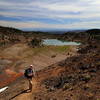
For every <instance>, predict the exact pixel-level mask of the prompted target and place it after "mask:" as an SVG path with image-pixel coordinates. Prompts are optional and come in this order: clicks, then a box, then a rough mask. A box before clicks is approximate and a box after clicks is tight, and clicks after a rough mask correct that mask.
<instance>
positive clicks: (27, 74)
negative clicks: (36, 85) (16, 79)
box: [24, 65, 35, 92]
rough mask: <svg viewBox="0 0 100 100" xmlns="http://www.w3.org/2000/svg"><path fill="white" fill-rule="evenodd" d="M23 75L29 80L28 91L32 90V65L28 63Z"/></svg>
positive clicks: (33, 74) (33, 71)
mask: <svg viewBox="0 0 100 100" xmlns="http://www.w3.org/2000/svg"><path fill="white" fill-rule="evenodd" d="M24 75H25V77H26V78H27V79H28V81H29V89H28V90H29V91H30V92H31V91H32V78H33V77H34V76H35V70H34V69H33V65H30V66H29V68H27V69H26V70H25V73H24Z"/></svg>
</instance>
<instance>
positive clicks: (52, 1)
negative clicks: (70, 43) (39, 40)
mask: <svg viewBox="0 0 100 100" xmlns="http://www.w3.org/2000/svg"><path fill="white" fill-rule="evenodd" d="M99 5H100V1H98V0H42V1H41V0H0V15H1V16H2V17H0V25H5V26H6V25H7V26H12V27H17V28H32V27H33V28H50V29H52V28H59V27H60V28H62V29H64V28H93V27H95V28H96V27H97V28H99V26H100V24H99V23H100V21H99V19H100V10H99V9H100V6H99Z"/></svg>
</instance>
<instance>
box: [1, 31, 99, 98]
mask: <svg viewBox="0 0 100 100" xmlns="http://www.w3.org/2000/svg"><path fill="white" fill-rule="evenodd" d="M7 36H8V35H7ZM20 36H22V37H24V35H20ZM27 36H28V35H27ZM31 36H32V37H34V35H29V38H28V39H29V40H31ZM60 36H62V37H60V38H59V37H58V38H59V39H62V40H63V39H64V40H73V41H80V42H81V43H82V44H81V45H80V46H37V47H32V46H29V45H28V44H27V42H26V40H27V38H23V40H25V41H24V42H23V41H19V42H15V43H12V42H11V43H12V44H11V43H10V44H11V45H9V46H8V45H7V46H6V47H4V48H3V47H2V48H0V52H1V53H0V78H1V80H0V88H2V87H4V86H8V89H7V90H5V91H4V92H1V93H0V100H100V45H99V42H100V40H99V39H97V38H94V37H92V36H90V35H87V33H77V35H75V33H74V32H73V33H72V34H70V33H65V34H64V35H60ZM87 36H88V37H87ZM22 37H21V38H20V39H21V40H22ZM37 37H38V38H39V39H40V35H39V36H38V34H37ZM43 37H45V35H43ZM46 37H47V36H46ZM51 37H52V36H50V37H49V35H48V38H51ZM54 37H56V35H54V36H53V38H54ZM83 37H84V38H83ZM85 37H86V38H85ZM18 39H19V38H18ZM29 43H30V42H29ZM30 64H33V65H34V68H35V70H36V71H37V74H36V76H35V77H34V78H33V80H32V81H33V90H32V92H31V93H27V92H26V90H27V89H28V81H27V80H26V78H25V77H24V76H23V71H24V69H26V68H27V67H28V66H29V65H30ZM7 79H8V80H7ZM2 80H3V81H2Z"/></svg>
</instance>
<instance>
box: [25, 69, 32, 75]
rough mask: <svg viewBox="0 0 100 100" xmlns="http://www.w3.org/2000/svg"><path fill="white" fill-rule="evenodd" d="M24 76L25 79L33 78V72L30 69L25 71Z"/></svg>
mask: <svg viewBox="0 0 100 100" xmlns="http://www.w3.org/2000/svg"><path fill="white" fill-rule="evenodd" d="M24 75H25V76H26V77H33V70H32V69H31V68H28V69H26V70H25V73H24Z"/></svg>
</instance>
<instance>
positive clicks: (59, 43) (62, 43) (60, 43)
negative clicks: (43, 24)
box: [42, 39, 80, 46]
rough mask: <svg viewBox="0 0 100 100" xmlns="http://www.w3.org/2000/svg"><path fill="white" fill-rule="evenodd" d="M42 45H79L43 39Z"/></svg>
mask: <svg viewBox="0 0 100 100" xmlns="http://www.w3.org/2000/svg"><path fill="white" fill-rule="evenodd" d="M42 44H43V45H54V46H64V45H80V43H78V42H69V41H61V40H58V39H43V43H42Z"/></svg>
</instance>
